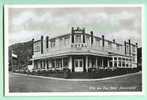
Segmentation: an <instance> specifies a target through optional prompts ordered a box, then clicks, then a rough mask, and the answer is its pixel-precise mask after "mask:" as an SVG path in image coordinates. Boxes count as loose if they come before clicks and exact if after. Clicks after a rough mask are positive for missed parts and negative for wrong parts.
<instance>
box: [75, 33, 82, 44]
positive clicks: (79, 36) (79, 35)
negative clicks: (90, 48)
mask: <svg viewBox="0 0 147 100" xmlns="http://www.w3.org/2000/svg"><path fill="white" fill-rule="evenodd" d="M75 42H76V43H82V39H81V34H77V35H75Z"/></svg>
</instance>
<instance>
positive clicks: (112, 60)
mask: <svg viewBox="0 0 147 100" xmlns="http://www.w3.org/2000/svg"><path fill="white" fill-rule="evenodd" d="M112 68H114V57H112Z"/></svg>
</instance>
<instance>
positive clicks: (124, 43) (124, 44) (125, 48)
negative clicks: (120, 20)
mask: <svg viewBox="0 0 147 100" xmlns="http://www.w3.org/2000/svg"><path fill="white" fill-rule="evenodd" d="M124 46H125V55H126V53H127V52H126V41H124Z"/></svg>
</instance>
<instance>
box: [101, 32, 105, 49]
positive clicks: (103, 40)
mask: <svg viewBox="0 0 147 100" xmlns="http://www.w3.org/2000/svg"><path fill="white" fill-rule="evenodd" d="M102 46H103V47H104V46H105V37H104V35H102Z"/></svg>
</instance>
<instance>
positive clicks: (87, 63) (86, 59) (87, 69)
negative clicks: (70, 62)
mask: <svg viewBox="0 0 147 100" xmlns="http://www.w3.org/2000/svg"><path fill="white" fill-rule="evenodd" d="M86 71H88V56H86Z"/></svg>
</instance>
